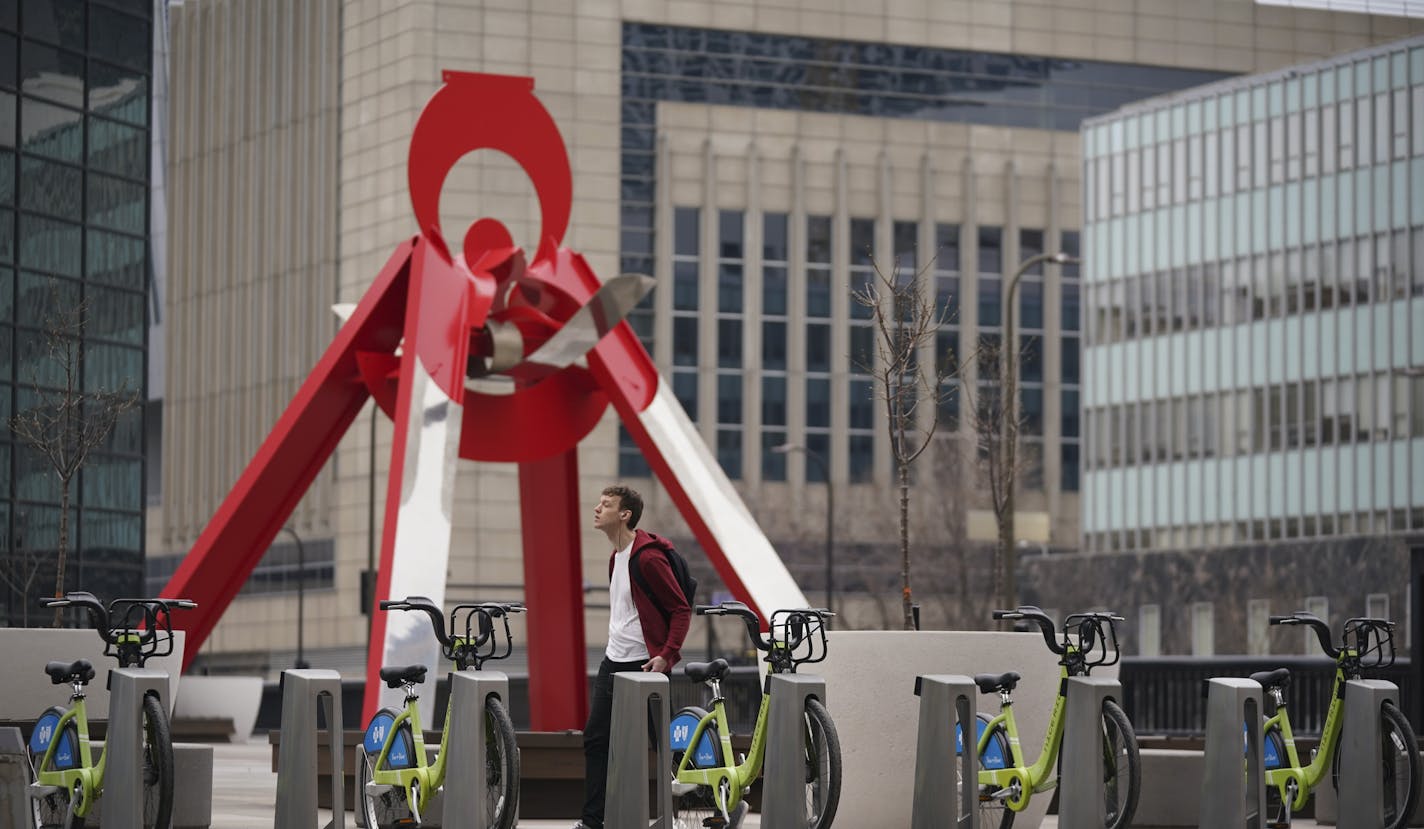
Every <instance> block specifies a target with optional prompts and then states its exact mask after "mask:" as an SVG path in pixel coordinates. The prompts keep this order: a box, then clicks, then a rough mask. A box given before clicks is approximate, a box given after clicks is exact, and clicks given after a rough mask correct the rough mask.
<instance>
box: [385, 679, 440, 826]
mask: <svg viewBox="0 0 1424 829" xmlns="http://www.w3.org/2000/svg"><path fill="white" fill-rule="evenodd" d="M405 723H409V724H410V737H411V751H412V753H414V754H415V757H414V762H415V765H414V766H411V767H410V768H405V769H388V768H382V766H384V765H385V763H386V755H387V754H389V753H390V750H391V746H392V745H393V744H394V743H395V740H396V735H397V734H398V733H400V729H401V725H402V724H405ZM449 736H450V704H449V703H448V702H447V703H446V705H445V727H444V728H443V729H441V731H440V746H441V748H440V751H439V752H437V753H436V754H435V762H434V763H430V762H428V761H427V760H426V759H425V730H424V729H422V728H421V726H420V706H419V704H418V703H417V700H416V698H415V697H411V698H409V699H407V700H406V704H405V710H404V711H402V712H401V713H400V714H399V715H397V716H396V718H395V720H394V721H393V722H392V723H391V728H390V730H389V731H388V732H386V739H385V742H383V743H382V744H381V754H380V756H379V757H377V758H376V762H375V764H374V765H373V766H372V768H371V782H372V783H375V784H377V785H382V786H391V787H399V788H400V789H401V791H404V792H409V791H410V784H411V782H412V781H417V780H418V781H419V782H420V794H419V795H418V799H417V801H416V803H415V808H416V810H417V811H419V812H421V813H424V811H425V806H426V804H427V803H429V802H430V798H431V797H432V796H433V795H434V794H435V792H436V791H438V790H439V789H440V787H441V786H443V785H444V784H445V760H446V751H445V745H446V743H447V740H448V738H449Z"/></svg>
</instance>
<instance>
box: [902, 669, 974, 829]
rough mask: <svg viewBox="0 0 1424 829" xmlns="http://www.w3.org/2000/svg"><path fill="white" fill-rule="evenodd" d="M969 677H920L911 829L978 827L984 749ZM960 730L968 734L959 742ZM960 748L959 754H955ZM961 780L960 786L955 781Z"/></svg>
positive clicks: (971, 682)
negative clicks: (978, 741)
mask: <svg viewBox="0 0 1424 829" xmlns="http://www.w3.org/2000/svg"><path fill="white" fill-rule="evenodd" d="M976 691H977V689H976V688H975V687H974V680H972V679H970V678H969V677H967V676H918V677H915V696H917V697H919V698H920V736H919V746H918V749H917V751H916V760H915V803H914V807H913V811H912V813H911V817H910V821H911V822H910V826H911V827H912V829H944V827H955V829H975V826H976V818H977V812H978V810H977V809H976V808H975V803H977V802H978V799H979V798H978V796H977V790H978V788H979V785H978V780H979V752H977V751H975V750H974V738H975V735H976V734H977V733H978V728H977V726H976V724H975V723H976V715H975V710H974V709H975V705H974V698H975V692H976ZM956 727H958V729H959V731H958V733H959V734H962V735H968V737H967V744H968V746H969V749H968V750H967V751H966V750H964V749H963V744H964V743H965V742H966V739H965V738H961V740H960V744H959V745H958V746H957V745H956V743H955V734H956V731H955V729H956ZM956 752H957V754H956ZM956 784H957V785H956Z"/></svg>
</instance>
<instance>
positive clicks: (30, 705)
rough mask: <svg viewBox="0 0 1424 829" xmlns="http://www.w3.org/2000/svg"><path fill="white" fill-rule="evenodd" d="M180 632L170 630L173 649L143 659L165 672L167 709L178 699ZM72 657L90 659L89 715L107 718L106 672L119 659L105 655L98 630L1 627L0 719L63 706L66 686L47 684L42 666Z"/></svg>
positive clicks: (28, 716)
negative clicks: (167, 694)
mask: <svg viewBox="0 0 1424 829" xmlns="http://www.w3.org/2000/svg"><path fill="white" fill-rule="evenodd" d="M183 636H184V634H183V631H181V630H179V631H174V632H173V637H174V641H173V653H172V654H170V655H168V656H165V657H162V658H156V659H151V660H149V662H148V668H150V669H151V670H156V671H167V672H168V676H169V683H170V684H169V688H170V693H169V699H167V700H165V702H167V703H168V710H169V712H170V713H171V712H172V710H173V700H174V699H176V698H177V697H178V686H179V677H178V674H179V672H180V671H181V670H182V667H183ZM76 659H88V660H89V661H90V662H92V663H94V670H95V677H94V680H93V681H92V682H90V683H89V688H88V699H89V718H90V719H91V720H105V719H108V717H109V691H108V676H109V671H110V670H111V669H113V668H117V667H118V664H119V663H118V662H116V661H115V660H114V659H113V658H111V657H107V656H104V643H103V641H102V640H100V639H99V634H97V633H95V632H94V630H93V629H88V630H77V629H76V630H55V629H53V628H0V660H3V662H4V665H5V671H4V672H3V673H0V720H20V721H24V720H29V719H34V718H35V717H37V716H39V714H40V712H41V711H43V710H44V709H45V708H48V707H49V706H51V705H63V704H65V702H66V701H67V700H68V699H69V689H68V688H67V687H65V688H60V687H57V686H55V685H53V684H51V683H50V680H49V676H47V675H46V674H45V672H44V666H45V663H46V662H52V661H59V660H64V661H70V662H72V661H74V660H76Z"/></svg>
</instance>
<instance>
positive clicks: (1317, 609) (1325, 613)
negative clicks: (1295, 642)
mask: <svg viewBox="0 0 1424 829" xmlns="http://www.w3.org/2000/svg"><path fill="white" fill-rule="evenodd" d="M1305 612H1306V613H1310V614H1313V615H1315V616H1317V617H1319V618H1320V619H1321V620H1322V621H1324V622H1325V624H1326V625H1329V624H1330V600H1329V599H1327V598H1325V597H1324V596H1310V597H1309V598H1307V599H1306V600H1305ZM1303 635H1304V651H1303V653H1304V654H1305V655H1306V656H1319V655H1320V654H1321V650H1320V639H1319V638H1317V636H1316V634H1315V631H1314V630H1313V629H1311V628H1309V627H1307V628H1306V629H1305V631H1304V634H1303Z"/></svg>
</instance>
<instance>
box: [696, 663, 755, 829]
mask: <svg viewBox="0 0 1424 829" xmlns="http://www.w3.org/2000/svg"><path fill="white" fill-rule="evenodd" d="M770 708H771V690H770V686H768V688H767V692H766V693H765V694H763V695H762V698H761V706H760V707H759V708H758V709H757V718H756V726H755V727H754V728H753V729H752V744H751V749H750V751H748V752H747V756H746V759H744V760H743V761H742V762H741V763H740V764H737V763H733V762H732V761H733V760H735V759H736V755H735V754H734V753H733V752H732V728H731V724H730V723H729V722H728V721H727V706H726V703H725V702H724V700H723V698H722V697H720V696H719V697H717V698H715V699H713V700H712V710H711V711H710V712H709V713H708V714H707V716H705V717H703V718H702V719H701V720H699V721H698V723H697V727H696V728H694V729H693V730H692V739H690V740H689V741H688V743H687V745H688V750H687V751H685V752H683V755H682V762H681V763H679V764H678V767H677V782H679V783H693V784H696V785H699V786H710V787H711V788H712V792H713V797H714V798H715V797H717V796H718V795H717V792H718V791H719V790H720V788H721V785H722V781H723V780H726V781H727V782H728V784H729V787H730V788H731V798H730V799H729V800H728V801H727V802H726V803H725V804H723V805H724V806H725V807H726V809H727V810H728V811H730V810H731V809H732V808H734V807H735V806H736V805H737V804H738V803H739V802H741V799H742V790H743V789H745V788H748V787H750V786H751V784H752V782H753V781H755V780H756V779H757V775H759V774H761V764H762V760H763V759H764V758H765V751H766V721H767V711H768V710H770ZM713 723H716V725H717V736H718V738H719V740H720V742H721V747H722V758H723V759H722V765H720V766H717V767H715V768H710V769H702V768H692V767H690V766H689V764H690V763H691V762H692V760H693V756H694V754H695V753H696V752H695V751H694V750H693V747H694V746H696V745H697V744H698V742H699V741H700V740H701V739H702V735H703V734H705V733H707V729H708V728H709V727H711V725H712V724H713Z"/></svg>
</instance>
